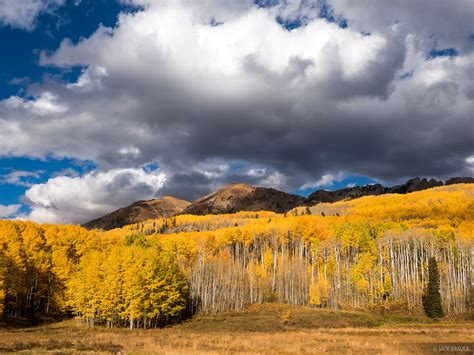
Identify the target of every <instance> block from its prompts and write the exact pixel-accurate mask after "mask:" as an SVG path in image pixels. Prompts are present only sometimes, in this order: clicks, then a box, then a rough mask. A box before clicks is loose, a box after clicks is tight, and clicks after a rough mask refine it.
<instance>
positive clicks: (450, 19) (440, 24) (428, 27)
mask: <svg viewBox="0 0 474 355" xmlns="http://www.w3.org/2000/svg"><path fill="white" fill-rule="evenodd" d="M329 3H330V4H331V5H332V6H333V7H334V8H335V11H336V12H337V13H339V14H342V15H343V16H344V17H346V18H347V19H348V20H349V24H350V26H351V27H353V28H355V29H359V30H364V31H366V32H371V31H377V32H380V31H384V30H385V29H386V28H387V27H389V26H393V25H394V24H395V23H397V24H398V25H399V26H400V27H403V28H404V30H405V31H407V32H409V33H416V34H418V36H419V37H425V38H430V39H431V41H429V43H430V45H431V46H433V45H438V46H441V48H445V47H451V46H454V47H458V48H463V49H466V50H467V49H469V47H471V50H472V46H471V45H470V44H469V36H470V35H471V34H472V33H474V25H473V24H474V22H473V18H474V5H473V3H472V1H471V0H449V1H445V0H430V1H426V0H410V1H406V0H389V1H373V0H357V1H353V0H329ZM429 49H431V48H429Z"/></svg>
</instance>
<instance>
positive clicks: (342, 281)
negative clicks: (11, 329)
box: [0, 185, 474, 328]
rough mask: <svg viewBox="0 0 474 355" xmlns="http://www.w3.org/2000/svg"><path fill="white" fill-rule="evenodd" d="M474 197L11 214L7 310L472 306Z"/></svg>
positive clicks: (0, 283) (5, 253)
mask: <svg viewBox="0 0 474 355" xmlns="http://www.w3.org/2000/svg"><path fill="white" fill-rule="evenodd" d="M473 196H474V187H470V186H469V185H458V186H449V187H443V188H438V189H432V190H426V191H422V192H418V193H413V194H409V195H403V196H398V195H397V196H391V195H384V196H380V197H367V198H362V199H359V200H354V201H349V202H341V203H337V204H333V205H330V206H329V207H328V209H326V210H321V208H325V207H324V206H319V205H318V206H315V207H311V208H310V209H309V211H308V209H296V210H294V211H290V213H287V214H276V213H272V212H257V213H255V212H240V213H236V214H232V215H213V216H177V217H175V218H173V219H157V220H151V221H147V222H144V223H139V224H135V225H131V226H126V227H124V228H121V229H116V230H112V231H108V232H103V231H99V230H94V231H87V230H85V229H84V228H81V227H78V226H70V225H67V226H66V225H48V224H46V225H39V224H35V223H31V222H22V221H0V312H1V313H2V314H3V315H4V316H5V317H7V318H28V319H34V318H50V319H55V318H57V319H59V318H62V317H66V316H69V315H76V316H78V317H79V318H80V319H82V320H83V321H84V322H87V323H88V324H89V325H91V326H92V325H94V324H102V325H105V326H109V327H116V326H127V327H130V328H138V327H140V328H150V327H156V326H161V325H164V324H167V323H169V322H173V321H176V320H179V319H181V318H182V317H184V316H185V315H190V314H195V313H216V312H221V311H227V310H242V309H245V307H247V306H248V305H250V304H254V303H264V302H284V303H289V304H292V305H306V306H313V307H331V308H334V309H348V308H356V309H374V310H390V309H391V308H393V307H395V306H396V307H402V308H404V309H405V310H406V311H408V312H411V311H416V310H418V309H421V308H422V307H425V309H426V304H427V299H428V301H429V300H433V299H434V300H435V302H438V301H437V297H438V296H437V295H436V292H435V291H436V289H439V296H440V299H441V303H442V304H441V305H442V311H444V313H446V314H462V313H466V312H468V310H469V307H472V301H473V300H471V299H470V296H469V295H470V292H471V282H472V278H473V275H472V272H473V271H472V263H473V259H472V251H473V246H474V244H473V240H474V238H473V234H472V233H473V231H474V202H473ZM321 212H325V213H324V214H323V213H321ZM433 260H434V261H435V262H436V272H437V274H438V275H439V281H438V282H434V281H432V282H431V285H434V286H432V290H431V291H430V287H428V286H429V284H430V282H429V280H430V277H431V276H432V274H433V272H434V271H433V272H429V270H428V269H430V270H431V269H433V266H432V263H433ZM429 265H430V268H428V266H429ZM433 290H435V291H433ZM427 291H430V292H429V293H428V292H427ZM471 293H472V292H471ZM427 296H429V297H427ZM428 303H430V301H429V302H428ZM435 308H436V307H435ZM435 312H437V311H436V309H435Z"/></svg>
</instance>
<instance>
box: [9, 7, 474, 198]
mask: <svg viewBox="0 0 474 355" xmlns="http://www.w3.org/2000/svg"><path fill="white" fill-rule="evenodd" d="M224 8H225V6H224ZM350 8H352V7H350ZM277 10H278V9H256V8H252V7H248V8H245V7H244V10H242V8H239V11H236V12H235V13H234V14H233V15H232V12H229V11H227V12H225V14H226V21H224V22H225V23H224V24H223V25H220V26H217V27H211V26H209V25H207V24H206V23H205V22H202V21H201V20H200V17H199V16H201V15H202V12H199V11H201V10H199V11H198V10H196V9H194V8H193V7H191V8H190V7H189V6H187V5H186V6H184V5H183V6H181V5H179V3H178V5H174V6H166V7H161V5H160V3H159V2H157V3H156V4H155V5H153V6H150V7H148V8H147V9H146V10H145V11H143V12H140V13H136V14H130V15H126V16H123V17H122V18H121V20H120V24H119V27H117V28H116V29H114V30H110V29H99V30H98V31H97V33H96V34H94V35H93V36H91V37H90V38H88V39H85V40H82V41H81V42H79V43H77V44H72V43H70V42H67V41H65V42H63V44H62V45H61V46H60V48H59V49H58V50H57V51H56V52H54V53H49V54H43V56H42V64H43V65H53V66H58V67H66V68H67V67H69V66H74V65H81V66H84V68H85V69H84V72H83V74H82V75H81V77H80V78H79V80H78V81H77V83H73V84H67V85H66V84H63V83H57V82H54V81H51V82H46V83H43V84H41V85H37V86H35V87H32V88H31V89H30V90H31V91H32V93H34V94H35V96H36V98H35V99H34V100H25V99H21V98H11V99H9V100H5V101H3V102H1V103H0V128H1V130H0V132H1V133H0V137H2V140H0V151H1V152H2V153H3V154H11V155H22V154H28V155H36V156H41V155H44V154H51V153H52V154H55V155H58V156H73V157H77V158H82V159H91V160H93V161H95V162H96V163H97V164H98V166H99V169H100V170H102V171H107V170H110V169H116V168H125V167H132V168H134V169H141V168H140V167H141V166H143V165H144V164H147V163H149V162H151V161H155V162H157V163H158V165H159V170H160V172H163V173H165V174H166V176H167V179H166V183H165V184H164V186H163V188H162V189H161V190H160V194H173V195H176V196H178V197H182V198H187V199H191V200H192V199H195V198H197V197H198V196H200V195H202V194H204V193H207V192H209V191H210V190H211V189H214V188H217V187H219V186H221V185H222V184H225V183H227V182H233V181H243V182H249V183H252V184H257V185H266V186H273V187H276V188H281V189H286V190H291V189H296V188H298V187H300V186H302V185H305V184H306V185H308V184H309V185H310V186H311V182H315V181H318V180H320V178H321V176H323V175H325V174H333V175H334V176H335V175H337V174H357V175H365V176H370V177H372V178H375V179H379V180H385V181H388V182H394V181H397V180H400V179H404V178H406V177H413V176H436V177H448V176H451V175H466V174H467V175H469V174H472V169H473V166H472V163H471V160H472V159H471V160H470V158H469V157H471V156H472V155H473V154H474V126H473V125H474V123H473V117H472V112H473V103H474V102H473V100H472V92H473V87H474V85H473V81H472V77H471V73H472V72H473V65H474V64H473V63H474V56H473V55H472V54H470V53H460V55H459V56H457V57H439V58H434V59H427V57H426V53H425V52H424V49H425V47H423V46H421V45H420V43H424V42H423V38H424V37H423V36H425V34H424V33H417V32H412V31H411V30H409V28H408V27H409V26H408V27H407V26H402V25H397V26H392V27H388V28H385V29H384V30H383V31H382V30H378V27H377V26H379V25H378V24H377V26H375V27H374V29H375V30H377V31H376V32H374V33H372V34H371V35H370V36H364V35H361V34H360V33H359V32H358V31H353V30H352V29H351V27H350V26H349V28H348V29H341V28H339V27H338V26H337V25H336V24H329V23H327V22H326V21H324V20H321V19H315V20H313V21H310V22H309V23H308V25H307V26H305V27H302V28H299V29H297V30H293V31H291V32H288V31H286V30H285V29H283V28H282V27H281V26H280V25H279V24H278V23H277V22H276V21H275V15H276V13H275V11H277ZM196 11H198V12H196ZM282 11H283V10H282ZM196 13H198V15H199V16H198V15H196ZM366 25H367V24H366ZM367 26H369V25H367ZM453 26H454V23H453ZM407 28H408V29H407ZM407 72H409V73H412V75H410V76H408V77H405V78H404V79H400V78H401V77H402V76H403V74H404V73H407ZM7 136H9V137H13V136H14V137H15V139H16V140H15V142H18V143H12V141H11V140H4V139H3V138H4V137H7ZM236 164H237V167H236ZM116 181H117V182H116V183H117V184H119V180H116ZM135 183H136V181H135V180H133V181H127V182H126V184H125V185H127V184H128V185H132V186H135ZM157 184H158V185H159V187H161V185H162V184H161V180H160V181H158V180H157ZM119 185H120V184H119ZM313 185H314V186H316V185H317V184H313ZM152 186H154V185H152ZM123 187H124V185H123V184H122V185H120V186H118V187H117V188H113V189H112V190H113V191H110V193H111V194H112V193H114V191H116V190H119V189H122V188H123ZM63 188H64V186H63ZM45 191H46V192H47V193H50V190H45ZM117 207H118V206H117Z"/></svg>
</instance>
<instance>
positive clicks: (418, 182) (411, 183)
mask: <svg viewBox="0 0 474 355" xmlns="http://www.w3.org/2000/svg"><path fill="white" fill-rule="evenodd" d="M438 186H444V184H443V182H442V181H441V180H436V179H429V180H428V179H426V178H423V179H420V178H414V179H410V180H408V181H407V182H406V183H405V184H403V185H397V186H393V187H390V188H387V189H386V193H389V194H407V193H410V192H415V191H422V190H427V189H431V188H433V187H438Z"/></svg>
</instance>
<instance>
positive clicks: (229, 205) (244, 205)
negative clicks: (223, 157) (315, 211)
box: [181, 183, 305, 215]
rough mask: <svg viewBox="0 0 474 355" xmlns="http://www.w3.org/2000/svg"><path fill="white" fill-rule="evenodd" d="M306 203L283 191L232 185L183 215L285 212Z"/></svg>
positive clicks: (202, 198) (188, 209)
mask: <svg viewBox="0 0 474 355" xmlns="http://www.w3.org/2000/svg"><path fill="white" fill-rule="evenodd" d="M304 201H305V199H304V198H303V197H301V196H296V195H292V194H288V193H286V192H283V191H278V190H275V189H271V188H266V187H254V186H250V185H248V184H244V183H232V184H229V185H226V186H224V187H222V188H220V189H219V190H217V191H216V192H213V193H211V194H209V195H206V196H204V197H201V198H200V199H198V200H196V201H194V202H193V203H192V204H191V205H189V206H188V207H187V208H185V209H184V210H183V211H182V212H181V214H196V215H204V214H218V213H235V212H238V211H262V210H266V211H274V212H285V211H289V210H291V209H292V208H294V207H297V206H299V205H301V204H303V203H304Z"/></svg>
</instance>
